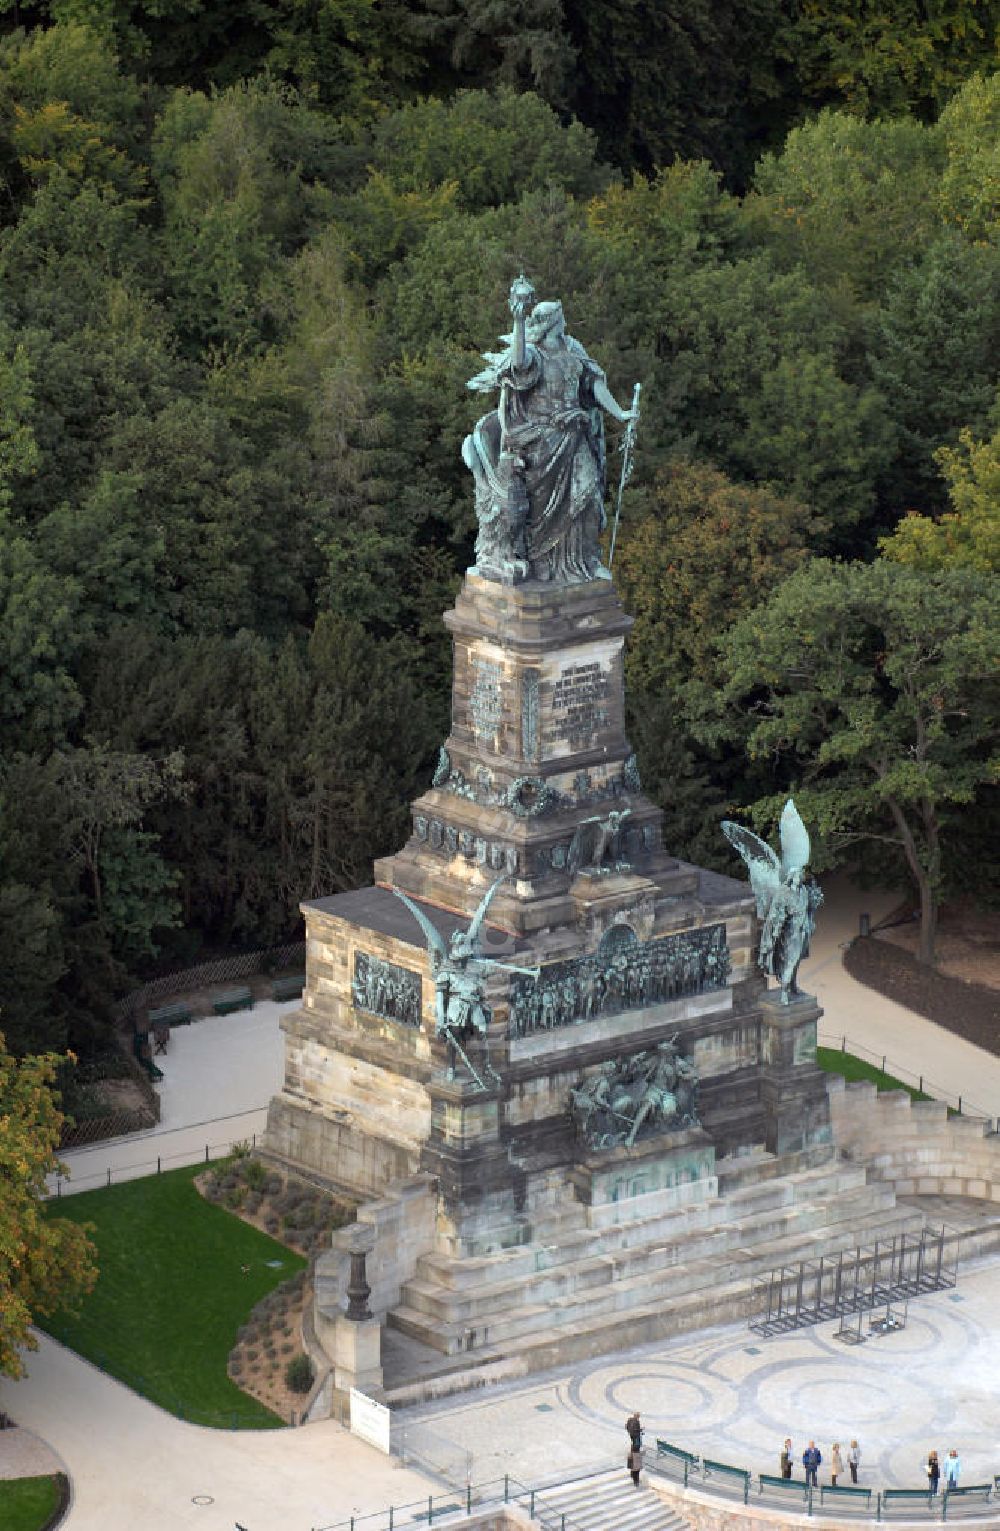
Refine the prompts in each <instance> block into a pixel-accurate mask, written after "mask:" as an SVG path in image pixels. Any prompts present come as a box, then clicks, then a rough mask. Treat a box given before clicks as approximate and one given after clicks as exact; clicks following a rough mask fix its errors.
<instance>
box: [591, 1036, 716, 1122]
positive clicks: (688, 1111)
mask: <svg viewBox="0 0 1000 1531" xmlns="http://www.w3.org/2000/svg"><path fill="white" fill-rule="evenodd" d="M676 1040H677V1039H676V1037H675V1038H672V1039H671V1040H670V1041H669V1042H661V1043H660V1045H659V1046H658V1047H655V1048H652V1049H650V1050H649V1051H647V1052H641V1053H635V1054H634V1055H633V1056H632V1057H631V1058H621V1059H617V1058H616V1059H612V1060H610V1061H609V1062H607V1063H604V1064H602V1065H601V1067H600V1068H599V1069H598V1071H597V1073H596V1074H592V1075H591V1076H590V1078H589V1079H585V1080H584V1082H583V1083H582V1084H581V1085H579V1086H578V1087H577V1088H576V1089H575V1090H571V1091H570V1100H569V1113H570V1117H571V1119H572V1122H573V1126H574V1128H575V1129H576V1134H577V1136H578V1137H579V1138H581V1139H582V1140H583V1142H584V1143H585V1144H586V1145H587V1147H588V1148H592V1149H593V1148H620V1147H625V1148H632V1147H633V1146H634V1144H635V1143H636V1142H637V1141H638V1139H640V1138H643V1137H650V1136H652V1135H653V1134H654V1133H658V1132H669V1131H672V1130H675V1129H678V1128H682V1127H691V1126H694V1125H695V1124H696V1123H697V1121H698V1076H697V1073H696V1071H695V1067H694V1065H693V1063H692V1062H691V1060H690V1058H685V1057H684V1056H683V1055H682V1054H680V1053H678V1051H677V1047H676Z"/></svg>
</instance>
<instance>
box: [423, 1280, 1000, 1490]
mask: <svg viewBox="0 0 1000 1531" xmlns="http://www.w3.org/2000/svg"><path fill="white" fill-rule="evenodd" d="M838 1327H839V1326H838V1325H837V1324H834V1323H826V1324H821V1325H819V1326H818V1327H816V1328H812V1329H804V1330H800V1331H798V1332H797V1333H794V1334H790V1335H784V1336H779V1337H776V1338H774V1339H762V1338H760V1337H759V1336H757V1335H754V1334H751V1333H750V1332H749V1331H748V1330H747V1329H746V1328H745V1327H744V1326H738V1327H737V1326H727V1327H725V1328H719V1329H713V1330H709V1331H703V1332H702V1333H700V1334H698V1335H697V1336H687V1337H683V1336H682V1337H680V1338H679V1339H677V1340H675V1341H671V1342H668V1343H663V1344H658V1345H652V1346H644V1347H642V1348H641V1349H637V1350H634V1351H629V1352H626V1353H624V1354H621V1355H617V1356H603V1357H600V1358H599V1359H597V1360H594V1361H590V1362H582V1363H578V1364H577V1365H576V1366H575V1367H573V1368H567V1369H566V1370H564V1371H560V1372H553V1373H549V1374H546V1375H545V1376H542V1377H533V1378H531V1379H530V1380H528V1381H525V1382H524V1383H507V1384H504V1385H502V1386H497V1387H493V1388H490V1389H488V1390H484V1392H482V1393H478V1394H477V1393H466V1394H464V1395H460V1396H458V1397H457V1398H453V1399H446V1400H444V1401H442V1402H441V1403H439V1404H436V1405H426V1406H425V1407H423V1408H421V1409H419V1410H407V1411H406V1418H407V1420H408V1422H412V1424H413V1425H417V1423H418V1421H419V1423H420V1424H421V1425H422V1426H424V1427H426V1428H427V1429H428V1430H430V1431H433V1432H434V1433H435V1434H436V1435H439V1436H442V1437H446V1438H448V1439H449V1440H450V1441H452V1442H454V1444H455V1445H456V1446H457V1447H459V1448H460V1449H461V1450H464V1451H466V1452H468V1453H470V1454H471V1457H472V1470H473V1475H474V1477H475V1478H476V1479H477V1480H482V1479H484V1478H489V1477H494V1476H496V1475H498V1474H501V1473H504V1472H510V1473H513V1474H516V1475H517V1476H518V1477H519V1478H521V1479H528V1480H532V1481H539V1480H541V1479H542V1478H544V1477H553V1478H554V1477H556V1476H558V1475H559V1474H561V1473H563V1472H565V1470H567V1469H569V1468H574V1467H579V1466H583V1465H588V1466H593V1465H601V1464H603V1463H610V1462H612V1461H614V1460H615V1459H616V1458H617V1457H619V1456H622V1451H623V1442H624V1440H625V1433H624V1421H625V1418H626V1416H627V1415H628V1414H629V1413H630V1412H631V1411H632V1410H633V1409H639V1410H640V1412H641V1414H642V1418H643V1424H644V1426H645V1429H646V1432H647V1437H646V1438H647V1444H649V1445H651V1444H652V1441H653V1438H654V1437H655V1436H661V1437H663V1438H665V1439H667V1440H669V1441H671V1442H672V1443H673V1444H674V1445H678V1446H683V1447H685V1448H686V1449H688V1450H691V1451H697V1452H699V1453H700V1454H702V1455H704V1456H709V1457H714V1458H715V1459H716V1460H719V1461H723V1462H729V1463H732V1464H733V1465H736V1466H745V1467H750V1468H751V1469H752V1470H753V1471H754V1472H777V1471H778V1453H779V1451H780V1449H781V1443H782V1441H783V1440H784V1438H785V1436H786V1435H790V1436H791V1438H792V1441H793V1445H794V1450H795V1455H796V1460H799V1459H801V1454H802V1451H803V1450H804V1449H805V1447H806V1445H807V1444H808V1442H809V1439H810V1437H812V1438H814V1439H815V1441H816V1443H817V1445H818V1446H819V1447H820V1450H821V1451H822V1452H823V1457H824V1465H823V1467H822V1468H821V1470H820V1481H821V1482H827V1481H829V1479H828V1471H827V1464H828V1460H829V1455H830V1447H831V1445H832V1444H833V1442H834V1441H839V1442H840V1444H841V1447H842V1449H843V1450H844V1454H845V1456H846V1447H847V1445H848V1443H849V1442H850V1440H851V1439H852V1437H857V1439H858V1441H859V1442H860V1444H861V1448H862V1453H863V1461H862V1472H861V1480H860V1481H861V1482H862V1483H863V1484H864V1483H867V1484H869V1485H873V1486H878V1487H896V1488H908V1487H921V1486H922V1484H923V1481H924V1480H923V1464H924V1462H925V1461H926V1459H927V1452H928V1451H929V1449H930V1448H931V1447H932V1446H933V1447H936V1448H937V1450H938V1453H939V1455H940V1456H942V1457H944V1455H945V1454H946V1452H947V1451H948V1450H949V1449H950V1448H951V1447H952V1446H955V1447H957V1449H958V1452H959V1455H960V1457H961V1459H962V1464H963V1470H962V1481H963V1482H965V1483H973V1482H980V1481H986V1480H987V1479H989V1478H992V1476H993V1473H994V1472H1000V1261H996V1260H992V1261H990V1262H981V1263H979V1264H977V1265H975V1266H973V1265H970V1266H969V1267H967V1268H960V1270H959V1284H958V1289H957V1290H955V1291H950V1292H948V1291H945V1292H937V1293H932V1294H929V1295H927V1296H923V1297H920V1298H918V1299H916V1300H914V1301H912V1302H911V1303H910V1306H909V1316H908V1322H907V1324H906V1327H905V1329H903V1330H901V1331H898V1332H896V1333H892V1334H887V1335H879V1336H876V1337H873V1338H871V1339H869V1340H867V1341H866V1343H864V1344H863V1345H854V1346H846V1345H844V1344H843V1343H842V1342H840V1341H838V1340H836V1339H835V1338H834V1335H835V1332H836V1330H837V1328H838ZM865 1331H866V1332H867V1322H866V1324H865ZM622 1460H623V1461H624V1457H623V1456H622ZM801 1475H802V1473H801V1468H799V1469H798V1471H797V1472H796V1477H801Z"/></svg>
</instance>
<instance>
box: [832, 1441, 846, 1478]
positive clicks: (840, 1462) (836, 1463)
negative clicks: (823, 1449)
mask: <svg viewBox="0 0 1000 1531" xmlns="http://www.w3.org/2000/svg"><path fill="white" fill-rule="evenodd" d="M843 1471H844V1459H843V1457H842V1456H841V1455H840V1442H839V1441H834V1443H833V1450H832V1451H831V1452H830V1483H831V1485H832V1486H833V1487H834V1488H836V1487H837V1479H838V1478H839V1477H840V1476H841V1474H842V1473H843Z"/></svg>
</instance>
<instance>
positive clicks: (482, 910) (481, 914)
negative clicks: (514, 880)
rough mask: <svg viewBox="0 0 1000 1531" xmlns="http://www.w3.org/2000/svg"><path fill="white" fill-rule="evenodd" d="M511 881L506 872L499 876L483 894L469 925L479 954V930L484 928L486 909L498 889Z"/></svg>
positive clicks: (472, 942)
mask: <svg viewBox="0 0 1000 1531" xmlns="http://www.w3.org/2000/svg"><path fill="white" fill-rule="evenodd" d="M509 881H510V878H509V877H507V876H506V874H505V875H504V876H503V877H498V878H497V880H496V882H495V883H494V884H493V886H492V887H491V888H488V889H487V891H486V892H485V893H484V894H483V898H482V901H481V902H480V905H479V908H478V909H477V910H476V912H475V914H474V915H473V916H472V921H471V923H470V925H469V930H468V936H469V942H470V945H471V946H472V950H473V951H474V952H475V953H476V954H477V955H478V953H479V932H480V931H481V930H482V928H483V921H484V920H485V918H486V911H487V909H488V908H489V907H490V904H491V903H492V902H493V895H494V894H495V893H496V891H497V889H498V888H499V887H502V886H503V884H504V883H505V882H509Z"/></svg>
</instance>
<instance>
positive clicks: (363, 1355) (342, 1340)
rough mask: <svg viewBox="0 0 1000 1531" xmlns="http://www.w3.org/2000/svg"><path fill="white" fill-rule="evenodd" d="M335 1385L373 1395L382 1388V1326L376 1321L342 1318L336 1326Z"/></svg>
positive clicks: (334, 1335) (344, 1390) (334, 1351)
mask: <svg viewBox="0 0 1000 1531" xmlns="http://www.w3.org/2000/svg"><path fill="white" fill-rule="evenodd" d="M333 1330H334V1332H333V1385H334V1387H336V1388H339V1389H341V1390H342V1391H343V1392H345V1393H347V1392H349V1391H350V1390H351V1388H352V1387H356V1388H360V1390H361V1392H363V1393H370V1392H371V1391H372V1389H373V1388H380V1387H381V1386H382V1325H381V1323H380V1322H379V1320H378V1319H377V1318H368V1319H363V1320H362V1321H361V1322H360V1323H358V1322H356V1321H355V1320H354V1319H350V1318H344V1317H342V1316H341V1317H339V1318H338V1319H337V1320H336V1322H335V1324H334V1326H333Z"/></svg>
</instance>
